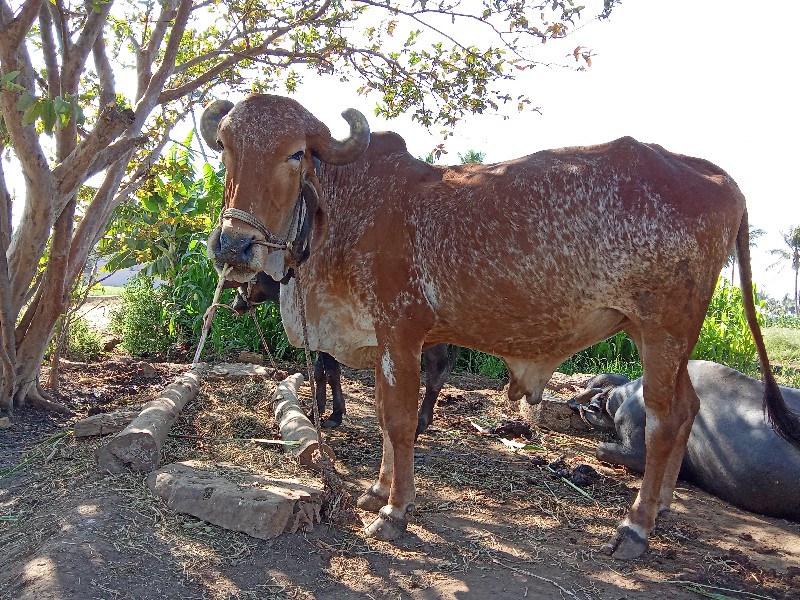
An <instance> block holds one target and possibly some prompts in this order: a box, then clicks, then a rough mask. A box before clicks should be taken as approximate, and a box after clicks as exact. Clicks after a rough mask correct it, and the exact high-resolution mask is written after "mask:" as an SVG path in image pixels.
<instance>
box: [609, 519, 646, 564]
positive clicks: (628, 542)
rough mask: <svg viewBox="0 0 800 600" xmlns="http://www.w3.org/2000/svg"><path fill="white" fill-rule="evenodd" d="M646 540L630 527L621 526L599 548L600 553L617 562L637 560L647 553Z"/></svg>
mask: <svg viewBox="0 0 800 600" xmlns="http://www.w3.org/2000/svg"><path fill="white" fill-rule="evenodd" d="M648 547H649V546H648V544H647V540H646V539H645V538H643V537H642V536H640V535H639V534H638V533H636V532H635V531H634V530H633V529H631V528H630V527H626V526H624V525H623V526H622V527H620V528H619V529H617V533H616V534H615V535H614V537H612V538H611V539H610V540H608V542H607V543H605V544H603V545H602V546H601V547H600V552H602V553H603V554H608V555H610V556H611V557H613V558H616V559H619V560H631V559H634V558H639V557H640V556H641V555H642V554H644V553H645V552H647V549H648Z"/></svg>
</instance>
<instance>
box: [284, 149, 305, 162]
mask: <svg viewBox="0 0 800 600" xmlns="http://www.w3.org/2000/svg"><path fill="white" fill-rule="evenodd" d="M305 153H306V151H305V150H298V151H297V152H295V153H294V154H292V155H291V156H290V157H289V158H287V159H286V160H300V159H301V158H303V155H304V154H305Z"/></svg>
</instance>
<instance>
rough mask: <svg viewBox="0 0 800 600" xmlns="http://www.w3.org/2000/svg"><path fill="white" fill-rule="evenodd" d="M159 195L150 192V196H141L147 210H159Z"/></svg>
mask: <svg viewBox="0 0 800 600" xmlns="http://www.w3.org/2000/svg"><path fill="white" fill-rule="evenodd" d="M160 199H161V196H160V195H159V194H152V195H150V196H144V197H142V204H143V205H144V207H145V208H146V209H147V210H149V211H150V212H158V210H159V204H160V203H159V200H160Z"/></svg>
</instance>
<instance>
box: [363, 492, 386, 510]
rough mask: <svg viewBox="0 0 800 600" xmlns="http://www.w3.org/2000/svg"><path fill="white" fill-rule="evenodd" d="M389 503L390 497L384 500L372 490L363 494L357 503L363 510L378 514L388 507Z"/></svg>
mask: <svg viewBox="0 0 800 600" xmlns="http://www.w3.org/2000/svg"><path fill="white" fill-rule="evenodd" d="M387 502H389V497H388V496H387V497H386V498H383V497H381V496H379V495H378V494H376V493H375V492H373V491H372V488H368V489H367V491H366V492H364V493H363V494H361V495H360V496H359V497H358V500H357V501H356V506H358V508H360V509H361V510H366V511H368V512H373V513H377V512H380V510H381V509H382V508H383V507H384V506H386V503H387Z"/></svg>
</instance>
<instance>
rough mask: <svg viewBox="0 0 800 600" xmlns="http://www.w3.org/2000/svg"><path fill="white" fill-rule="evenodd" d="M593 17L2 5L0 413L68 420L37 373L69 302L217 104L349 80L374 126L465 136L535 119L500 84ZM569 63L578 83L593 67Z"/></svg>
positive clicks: (358, 7)
mask: <svg viewBox="0 0 800 600" xmlns="http://www.w3.org/2000/svg"><path fill="white" fill-rule="evenodd" d="M616 1H617V0H598V1H597V2H596V7H595V9H594V14H592V15H589V17H592V18H594V17H606V16H608V14H609V13H610V11H611V10H612V9H613V7H614V5H615V3H616ZM586 12H587V9H586V8H584V7H583V6H580V5H576V4H574V2H573V1H572V0H549V1H542V0H538V1H537V0H508V1H502V2H501V1H497V0H440V1H438V2H435V1H428V0H381V1H376V0H213V1H212V0H160V1H155V0H138V1H133V0H108V1H104V2H95V1H88V0H84V1H83V2H80V1H74V0H52V1H49V2H45V1H43V0H0V117H2V118H1V120H0V152H3V153H10V154H11V155H13V156H14V157H15V158H16V159H17V161H18V164H19V169H20V170H21V173H22V176H23V178H24V182H25V193H24V197H22V198H12V196H11V194H10V192H9V186H8V184H7V177H6V173H5V172H4V171H3V168H4V167H3V163H2V162H0V215H2V219H0V242H1V243H2V249H3V252H0V289H1V290H2V292H0V308H1V310H0V315H2V320H1V321H0V325H1V326H2V344H0V365H2V380H0V408H4V409H6V410H8V411H10V410H11V409H12V408H13V406H14V405H15V404H16V405H22V404H24V403H25V402H26V401H30V402H35V403H37V404H39V405H40V406H46V407H49V408H54V409H58V406H57V405H55V404H52V403H50V402H48V400H47V398H46V394H44V393H43V392H42V391H41V390H40V389H39V385H38V377H37V374H38V369H39V366H40V364H41V362H42V359H43V355H44V352H45V348H46V344H47V340H48V339H49V337H50V335H51V333H52V331H53V328H54V326H55V323H56V322H57V320H58V318H59V316H60V315H61V314H63V313H64V312H65V309H66V305H67V302H68V297H69V289H70V287H71V285H72V283H73V282H74V281H75V280H76V278H77V277H78V276H79V275H80V274H81V273H82V271H83V269H84V265H85V262H86V258H87V256H88V254H89V252H90V250H91V249H92V248H93V247H94V246H95V245H96V244H97V242H98V240H99V239H100V237H101V236H102V235H103V231H104V228H105V226H106V223H107V222H108V220H109V218H110V216H111V215H112V212H113V211H114V209H115V208H116V207H117V206H119V205H120V203H121V202H123V201H124V200H125V199H126V198H128V197H130V196H131V194H132V193H133V192H134V191H136V190H137V189H138V188H139V187H141V186H142V185H143V184H144V182H146V181H148V178H149V177H150V176H151V172H152V165H154V164H155V162H156V160H157V158H158V156H159V155H160V153H161V151H162V149H163V148H164V146H165V144H166V143H167V141H168V139H169V134H170V131H171V130H172V127H173V126H174V125H175V124H176V123H177V122H178V121H179V120H180V119H182V118H183V117H184V116H186V115H192V114H193V113H192V109H193V107H194V106H195V105H197V104H202V103H204V102H206V101H207V100H208V99H209V98H210V96H211V94H213V93H214V92H215V90H216V89H219V93H220V94H226V95H227V94H229V93H231V91H269V90H277V91H279V92H288V93H291V92H292V91H294V90H295V89H296V88H297V85H298V82H299V81H300V80H301V78H302V76H303V73H304V72H307V70H309V69H310V72H311V73H313V74H330V75H333V76H335V77H337V78H339V79H341V80H346V81H352V82H353V84H354V91H358V92H360V93H362V94H368V95H370V96H371V97H373V98H374V99H375V103H376V113H377V114H379V115H383V116H386V117H393V116H396V115H398V114H400V113H403V112H410V113H411V114H412V115H413V117H414V118H415V119H416V120H417V121H418V122H420V123H421V124H422V125H425V126H431V125H433V124H441V125H443V126H445V127H449V128H452V127H454V126H455V125H456V124H457V123H458V122H459V120H460V119H461V118H462V117H464V116H465V115H467V114H470V113H476V112H477V113H479V112H483V111H486V110H504V109H508V108H510V109H511V110H516V109H520V108H525V107H526V106H530V100H529V99H528V98H525V97H511V96H509V95H508V94H507V93H506V92H504V91H503V85H502V84H503V82H504V81H506V80H508V79H511V78H513V77H514V75H515V74H516V73H519V72H522V71H525V70H527V69H530V68H531V67H533V66H535V65H536V64H537V58H536V57H537V52H538V50H537V48H538V46H539V45H540V44H541V43H543V42H547V41H550V40H554V39H559V38H564V37H565V36H566V35H567V34H568V33H570V32H571V31H573V29H574V28H575V26H576V24H577V23H578V21H579V19H582V20H583V21H584V22H585V20H586V19H587V16H586V15H585V14H584V13H586ZM569 46H570V48H572V47H573V43H570V44H569ZM565 60H566V61H567V62H568V63H570V64H571V65H572V67H573V68H583V67H585V66H586V65H589V64H590V63H591V51H590V50H589V49H587V48H584V47H582V46H575V47H574V49H573V50H571V51H570V52H569V53H568V54H567V58H566V59H565ZM15 168H16V167H15ZM92 178H95V179H92ZM90 179H91V180H92V183H93V186H92V187H88V186H87V185H86V184H87V182H88V181H89V180H90ZM12 208H13V212H14V214H15V215H17V216H19V217H20V224H19V225H18V226H17V227H16V228H12V219H11V214H12ZM12 399H13V400H12Z"/></svg>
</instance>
